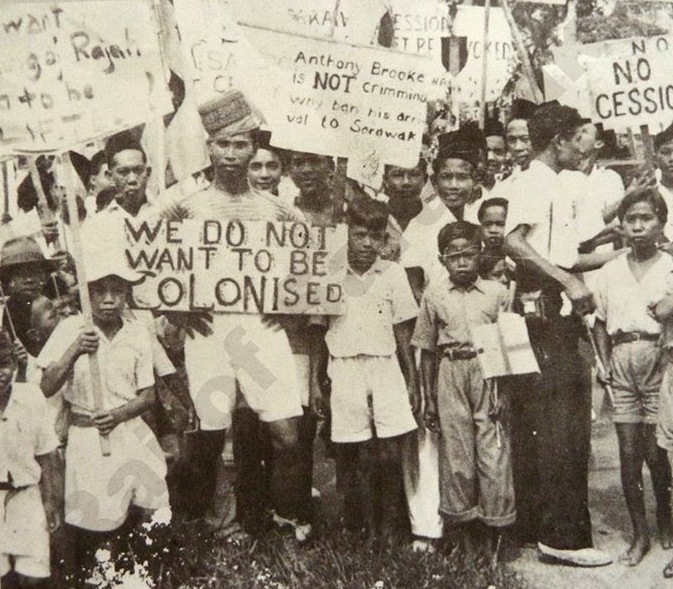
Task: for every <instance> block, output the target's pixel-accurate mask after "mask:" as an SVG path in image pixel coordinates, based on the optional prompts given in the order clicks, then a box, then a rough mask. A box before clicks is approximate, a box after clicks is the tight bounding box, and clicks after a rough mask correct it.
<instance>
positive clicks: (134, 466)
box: [65, 417, 169, 532]
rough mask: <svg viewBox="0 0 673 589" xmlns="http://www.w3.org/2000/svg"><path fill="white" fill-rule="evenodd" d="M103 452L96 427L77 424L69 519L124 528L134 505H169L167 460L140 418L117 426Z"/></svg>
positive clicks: (72, 436)
mask: <svg viewBox="0 0 673 589" xmlns="http://www.w3.org/2000/svg"><path fill="white" fill-rule="evenodd" d="M109 439H110V456H103V455H102V453H101V448H100V436H99V434H98V430H97V429H96V428H95V427H77V426H72V427H71V428H70V430H69V433H68V445H67V447H66V453H65V464H66V467H65V521H66V522H67V523H69V524H71V525H73V526H77V527H79V528H84V529H85V530H92V531H96V532H107V531H111V530H116V529H117V528H119V527H120V526H121V525H122V524H123V523H124V521H125V520H126V517H127V515H128V510H129V506H130V505H136V506H138V507H141V508H144V509H151V510H157V509H169V502H168V488H167V486H166V460H165V459H164V454H163V452H162V450H161V447H160V446H159V442H157V439H156V438H155V437H154V434H153V433H152V430H150V428H149V427H148V426H147V424H146V423H145V422H144V421H143V420H142V419H141V418H140V417H136V418H134V419H132V420H130V421H126V422H124V423H121V424H119V425H118V426H117V427H116V428H115V429H113V430H112V432H111V433H110V436H109Z"/></svg>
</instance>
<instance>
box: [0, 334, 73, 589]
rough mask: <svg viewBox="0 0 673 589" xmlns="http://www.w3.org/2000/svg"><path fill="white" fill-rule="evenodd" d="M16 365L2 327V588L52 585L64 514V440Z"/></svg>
mask: <svg viewBox="0 0 673 589" xmlns="http://www.w3.org/2000/svg"><path fill="white" fill-rule="evenodd" d="M16 369H17V364H16V358H15V355H14V352H13V346H12V342H11V340H10V338H9V335H8V334H7V332H6V331H4V330H0V417H1V419H0V587H11V586H14V585H10V583H12V582H18V586H21V587H44V588H45V589H46V588H48V587H50V583H49V576H50V568H49V533H50V532H52V531H55V530H56V529H57V528H58V527H59V526H60V523H61V517H62V516H61V508H62V505H61V501H62V499H63V488H62V479H61V478H60V476H59V470H58V467H57V465H58V462H57V457H56V448H57V447H58V439H57V437H56V434H55V432H54V428H53V424H51V423H50V422H49V420H48V418H47V409H46V402H45V399H44V397H43V395H42V393H41V392H40V389H39V388H38V387H37V386H36V385H32V384H27V383H17V382H14V376H15V373H16ZM12 577H14V579H12ZM17 577H18V579H17Z"/></svg>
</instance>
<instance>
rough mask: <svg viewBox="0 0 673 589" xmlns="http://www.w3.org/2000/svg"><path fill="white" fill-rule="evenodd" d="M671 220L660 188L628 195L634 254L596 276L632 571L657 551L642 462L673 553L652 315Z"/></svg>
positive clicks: (598, 329)
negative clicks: (652, 544) (659, 444)
mask: <svg viewBox="0 0 673 589" xmlns="http://www.w3.org/2000/svg"><path fill="white" fill-rule="evenodd" d="M667 214H668V213H667V210H666V204H665V203H664V201H663V199H662V198H661V196H659V194H658V193H657V191H656V190H655V189H653V188H646V189H643V190H639V191H636V192H632V193H630V194H629V195H627V196H626V197H625V198H624V200H623V201H622V203H621V204H620V206H619V211H618V217H619V221H620V223H621V227H622V229H623V231H624V233H625V235H626V238H627V240H628V242H629V244H630V246H631V251H630V252H629V253H627V254H625V255H622V256H621V257H619V258H617V259H615V260H613V261H611V262H609V263H607V264H606V265H605V266H604V267H603V268H602V269H601V270H599V271H598V272H597V275H596V292H595V295H596V304H597V310H596V324H595V327H594V333H595V335H596V344H597V346H598V352H599V355H600V357H601V360H602V361H603V365H604V366H606V367H609V368H608V373H607V374H603V375H599V377H600V378H601V379H603V380H605V381H606V382H609V383H610V384H611V385H612V388H613V390H614V393H615V400H614V415H613V421H614V422H615V428H616V430H617V439H618V441H619V456H620V461H621V477H622V489H623V491H624V496H625V498H626V505H627V507H628V510H629V515H630V516H631V522H632V524H633V542H632V543H631V545H630V546H629V548H628V550H627V551H626V552H625V553H624V554H623V555H622V556H621V557H620V560H621V561H622V562H624V563H625V564H627V565H629V566H635V565H637V564H638V563H639V562H640V561H641V560H642V559H643V557H644V556H645V554H646V553H647V551H648V550H649V548H650V535H649V531H648V527H647V519H646V517H645V499H644V495H643V473H642V470H643V461H644V462H645V463H646V464H647V466H648V468H649V470H650V475H651V477H652V485H653V487H654V494H655V497H656V500H657V524H658V525H659V533H660V536H661V542H662V545H663V546H664V548H671V547H672V546H673V536H672V533H671V532H672V530H671V505H670V499H671V495H670V490H669V486H670V484H671V470H670V467H669V464H668V460H667V458H666V452H665V451H664V450H662V449H661V448H658V447H657V441H656V435H655V434H656V424H657V411H658V404H659V388H660V386H661V381H662V376H663V362H662V355H661V351H660V348H659V347H658V340H659V339H660V336H661V331H662V328H661V324H660V323H658V322H657V320H656V319H655V318H654V317H653V316H652V313H651V309H652V308H653V307H654V305H656V304H657V303H658V302H659V300H660V299H661V298H662V296H661V295H662V294H663V290H664V288H665V285H666V284H667V279H668V277H669V275H670V274H671V272H672V271H673V259H672V258H671V257H670V256H669V255H668V254H665V253H663V252H661V251H659V250H658V249H657V244H658V242H659V240H660V239H661V235H662V231H663V228H664V226H665V224H666V218H667Z"/></svg>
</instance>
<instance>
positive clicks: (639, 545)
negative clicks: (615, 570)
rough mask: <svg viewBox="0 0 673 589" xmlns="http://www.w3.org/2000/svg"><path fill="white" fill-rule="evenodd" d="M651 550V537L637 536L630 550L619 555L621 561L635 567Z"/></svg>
mask: <svg viewBox="0 0 673 589" xmlns="http://www.w3.org/2000/svg"><path fill="white" fill-rule="evenodd" d="M649 550H650V539H649V538H647V537H640V538H635V539H634V540H633V543H632V544H631V546H629V548H628V550H627V551H626V552H624V554H622V555H621V556H620V557H619V562H621V563H623V564H625V565H627V566H630V567H634V566H636V565H637V564H638V563H639V562H640V561H641V560H643V558H645V555H646V554H647V553H648V551H649Z"/></svg>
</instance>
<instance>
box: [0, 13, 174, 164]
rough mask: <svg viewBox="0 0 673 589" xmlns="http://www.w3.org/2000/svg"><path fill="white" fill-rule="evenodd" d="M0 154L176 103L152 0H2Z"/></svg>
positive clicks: (81, 138) (87, 134)
mask: <svg viewBox="0 0 673 589" xmlns="http://www.w3.org/2000/svg"><path fill="white" fill-rule="evenodd" d="M0 13H1V14H0V155H2V154H11V153H16V152H36V151H53V150H59V149H63V148H64V147H69V146H73V145H78V144H82V143H85V142H87V141H89V140H91V139H94V138H97V137H104V136H105V135H109V134H112V133H114V132H116V131H119V130H121V129H126V128H130V127H132V126H134V125H138V124H141V123H144V122H145V121H147V120H150V119H152V118H156V117H159V116H162V115H164V114H166V113H168V112H170V111H171V110H172V104H171V97H170V94H169V92H168V88H167V84H166V79H165V72H164V67H163V63H162V56H161V49H160V46H159V38H158V35H157V27H158V25H157V22H156V19H155V16H154V12H153V6H152V2H151V0H100V1H97V2H67V1H63V2H47V1H35V2H32V1H31V2H17V1H15V2H3V3H2V11H0Z"/></svg>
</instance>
